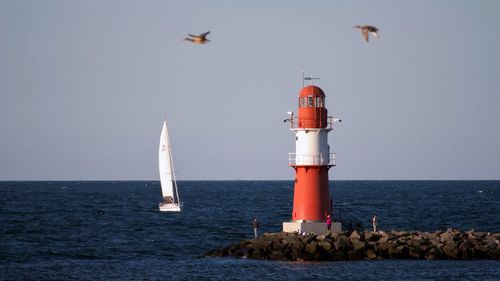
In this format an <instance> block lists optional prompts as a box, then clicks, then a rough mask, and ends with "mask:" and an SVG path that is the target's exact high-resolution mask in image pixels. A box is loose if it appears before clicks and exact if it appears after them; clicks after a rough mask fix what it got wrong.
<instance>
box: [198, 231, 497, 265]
mask: <svg viewBox="0 0 500 281" xmlns="http://www.w3.org/2000/svg"><path fill="white" fill-rule="evenodd" d="M205 256H206V257H239V258H251V259H264V260H282V261H340V260H375V259H427V260H435V259H456V260H461V259H464V260H465V259H496V260H499V259H500V233H486V232H475V231H473V230H471V231H467V232H461V231H459V230H455V229H448V230H446V231H436V232H418V231H413V232H408V231H390V232H383V231H380V232H378V233H373V232H369V231H364V232H357V231H353V232H351V233H331V232H328V233H326V234H324V235H315V234H309V235H299V234H297V233H285V232H279V233H265V234H264V235H263V236H262V237H259V238H256V239H251V240H244V241H241V242H240V243H236V244H232V245H229V246H227V247H222V248H219V249H216V250H212V251H210V252H208V253H206V254H205Z"/></svg>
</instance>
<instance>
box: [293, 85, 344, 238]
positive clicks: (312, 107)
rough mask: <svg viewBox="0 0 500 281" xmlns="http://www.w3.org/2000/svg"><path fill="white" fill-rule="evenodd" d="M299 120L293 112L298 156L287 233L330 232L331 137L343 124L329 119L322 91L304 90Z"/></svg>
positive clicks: (336, 227)
mask: <svg viewBox="0 0 500 281" xmlns="http://www.w3.org/2000/svg"><path fill="white" fill-rule="evenodd" d="M298 107H299V110H298V112H299V113H298V117H295V116H294V115H293V113H291V112H289V115H290V117H289V119H287V120H285V121H289V122H290V124H291V128H290V130H291V131H293V132H294V133H295V153H290V154H289V160H288V164H289V166H291V167H292V168H294V169H295V187H294V195H293V211H292V220H291V221H289V222H284V223H283V231H285V232H294V231H298V232H301V233H302V232H307V233H310V232H314V233H317V234H321V233H325V232H326V231H327V226H326V219H327V216H328V215H330V214H331V213H332V209H331V208H332V206H331V204H330V194H329V190H328V171H329V169H330V168H331V167H333V166H335V154H334V153H332V152H330V146H329V145H328V133H329V132H330V131H331V130H333V124H334V123H335V122H337V121H339V122H340V121H341V120H340V119H338V118H333V117H331V116H328V113H327V109H326V108H325V93H324V92H323V90H321V89H320V88H319V87H316V86H313V85H311V86H307V87H304V88H303V89H302V90H301V91H300V93H299V98H298ZM340 228H341V226H340V223H332V231H338V232H340V230H341V229H340Z"/></svg>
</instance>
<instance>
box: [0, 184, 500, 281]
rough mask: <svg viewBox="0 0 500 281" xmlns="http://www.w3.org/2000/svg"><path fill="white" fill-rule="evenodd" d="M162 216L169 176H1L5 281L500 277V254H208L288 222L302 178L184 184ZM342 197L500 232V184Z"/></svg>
mask: <svg viewBox="0 0 500 281" xmlns="http://www.w3.org/2000/svg"><path fill="white" fill-rule="evenodd" d="M179 187H180V193H181V200H182V201H183V202H184V209H183V212H181V213H178V214H176V213H160V212H159V211H158V210H157V204H158V202H159V201H160V198H161V195H160V186H159V183H158V182H139V181H138V182H0V234H1V237H0V279H1V280H35V279H37V280H40V279H41V280H44V279H58V280H61V279H64V280H66V279H77V280H98V279H100V280H109V279H124V280H149V279H158V280H164V279H178V280H193V279H194V280H199V279H202V280H207V279H208V280H227V279H231V280H234V279H240V280H262V279H266V280H299V279H312V278H315V279H320V278H321V279H328V280H370V279H372V280H388V279H389V280H500V261H487V260H476V261H430V262H429V261H408V260H403V261H400V260H385V261H355V262H324V263H308V262H274V261H255V260H248V259H231V258H224V259H221V258H199V256H200V255H202V254H203V253H205V252H207V251H209V250H212V249H214V248H218V247H220V246H225V245H227V244H229V243H231V242H237V241H240V240H242V239H247V238H251V237H252V235H253V230H252V226H251V220H252V218H253V217H254V216H255V217H257V218H259V219H260V220H261V229H262V231H267V232H275V231H280V230H281V222H282V221H284V220H288V219H289V218H290V215H291V202H292V196H293V189H292V182H288V181H184V182H180V183H179ZM330 188H331V194H332V196H333V198H334V204H335V205H336V206H338V207H339V208H343V209H344V210H345V209H349V210H351V212H352V214H353V215H355V216H356V217H358V218H359V219H361V220H362V221H363V223H365V224H366V225H369V221H370V218H371V216H372V215H373V214H377V216H378V218H379V221H380V222H379V227H380V228H381V229H382V230H391V229H399V230H428V231H434V230H445V229H446V228H457V229H460V230H470V229H475V230H476V231H491V232H499V231H500V181H333V182H331V183H330Z"/></svg>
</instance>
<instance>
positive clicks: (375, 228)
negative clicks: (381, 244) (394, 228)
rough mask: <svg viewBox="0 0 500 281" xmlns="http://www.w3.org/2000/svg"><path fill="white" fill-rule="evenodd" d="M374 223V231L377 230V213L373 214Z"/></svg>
mask: <svg viewBox="0 0 500 281" xmlns="http://www.w3.org/2000/svg"><path fill="white" fill-rule="evenodd" d="M372 225H373V232H377V225H378V221H377V215H373V218H372Z"/></svg>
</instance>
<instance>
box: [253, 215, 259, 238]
mask: <svg viewBox="0 0 500 281" xmlns="http://www.w3.org/2000/svg"><path fill="white" fill-rule="evenodd" d="M252 225H253V234H254V237H255V238H257V231H258V230H259V226H260V225H259V221H258V220H257V218H254V219H253V222H252Z"/></svg>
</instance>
